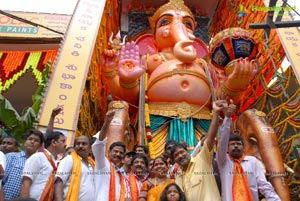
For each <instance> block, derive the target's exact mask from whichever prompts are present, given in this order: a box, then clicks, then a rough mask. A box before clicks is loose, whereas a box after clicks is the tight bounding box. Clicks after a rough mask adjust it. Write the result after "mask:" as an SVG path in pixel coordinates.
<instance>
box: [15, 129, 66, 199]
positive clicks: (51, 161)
mask: <svg viewBox="0 0 300 201" xmlns="http://www.w3.org/2000/svg"><path fill="white" fill-rule="evenodd" d="M65 143H66V139H65V136H64V134H62V133H61V132H52V133H50V134H49V135H47V136H46V139H45V149H44V151H43V152H38V153H35V154H33V155H32V156H31V157H30V158H28V159H27V160H26V163H25V166H24V169H23V174H22V184H21V190H20V197H21V198H24V197H31V198H34V199H36V200H39V201H43V200H44V199H46V198H47V197H48V196H50V197H54V176H55V175H54V174H53V172H54V171H56V168H57V167H56V166H57V162H58V159H57V155H58V154H59V153H64V151H65V147H66V145H65ZM51 180H53V183H52V182H51Z"/></svg>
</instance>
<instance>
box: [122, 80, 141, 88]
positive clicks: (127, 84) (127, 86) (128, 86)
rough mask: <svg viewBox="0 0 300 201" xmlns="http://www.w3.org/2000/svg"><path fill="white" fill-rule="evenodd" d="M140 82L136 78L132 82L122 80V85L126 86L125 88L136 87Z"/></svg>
mask: <svg viewBox="0 0 300 201" xmlns="http://www.w3.org/2000/svg"><path fill="white" fill-rule="evenodd" d="M138 84H139V82H138V81H137V80H136V81H134V82H131V83H124V82H121V81H120V86H121V87H123V88H125V89H132V88H134V87H136V86H137V85H138Z"/></svg>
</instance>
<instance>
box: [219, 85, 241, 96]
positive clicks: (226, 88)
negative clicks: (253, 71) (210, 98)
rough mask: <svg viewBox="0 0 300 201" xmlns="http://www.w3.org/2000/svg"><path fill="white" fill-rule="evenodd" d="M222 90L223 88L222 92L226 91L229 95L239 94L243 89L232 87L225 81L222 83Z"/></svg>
mask: <svg viewBox="0 0 300 201" xmlns="http://www.w3.org/2000/svg"><path fill="white" fill-rule="evenodd" d="M221 90H222V93H224V94H226V95H228V96H237V95H239V94H240V93H241V92H242V91H241V90H235V89H231V88H229V87H228V86H226V85H225V84H224V83H223V84H222V85H221Z"/></svg>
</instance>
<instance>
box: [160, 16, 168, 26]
mask: <svg viewBox="0 0 300 201" xmlns="http://www.w3.org/2000/svg"><path fill="white" fill-rule="evenodd" d="M168 24H170V20H169V19H167V18H165V19H162V20H161V21H160V22H159V27H162V26H166V25H168Z"/></svg>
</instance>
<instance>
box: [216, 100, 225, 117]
mask: <svg viewBox="0 0 300 201" xmlns="http://www.w3.org/2000/svg"><path fill="white" fill-rule="evenodd" d="M227 107H228V104H227V102H226V100H216V101H214V102H213V111H214V113H217V114H220V113H221V112H222V111H223V110H224V109H226V108H227Z"/></svg>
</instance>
